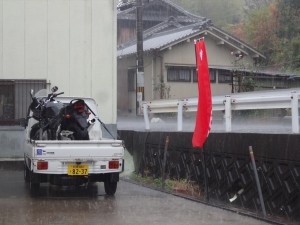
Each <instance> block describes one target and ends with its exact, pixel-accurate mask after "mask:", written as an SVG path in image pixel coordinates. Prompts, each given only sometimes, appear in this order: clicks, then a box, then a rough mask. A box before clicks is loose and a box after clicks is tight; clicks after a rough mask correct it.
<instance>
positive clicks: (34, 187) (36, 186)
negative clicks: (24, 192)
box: [29, 172, 40, 196]
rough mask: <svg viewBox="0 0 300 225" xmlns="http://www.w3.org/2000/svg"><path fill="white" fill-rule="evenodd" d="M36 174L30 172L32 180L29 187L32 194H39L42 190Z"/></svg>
mask: <svg viewBox="0 0 300 225" xmlns="http://www.w3.org/2000/svg"><path fill="white" fill-rule="evenodd" d="M34 176H35V175H34V174H33V173H32V172H31V173H30V182H29V189H30V194H31V196H37V195H38V194H39V191H40V182H39V181H38V180H36V179H34Z"/></svg>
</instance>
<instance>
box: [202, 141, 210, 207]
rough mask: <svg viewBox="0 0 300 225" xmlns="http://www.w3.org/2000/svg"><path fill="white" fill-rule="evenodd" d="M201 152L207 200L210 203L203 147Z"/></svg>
mask: <svg viewBox="0 0 300 225" xmlns="http://www.w3.org/2000/svg"><path fill="white" fill-rule="evenodd" d="M201 152H202V154H201V155H202V159H201V161H202V168H203V178H204V192H205V200H206V201H207V202H208V201H209V195H208V183H207V174H206V160H205V155H204V149H203V147H202V148H201Z"/></svg>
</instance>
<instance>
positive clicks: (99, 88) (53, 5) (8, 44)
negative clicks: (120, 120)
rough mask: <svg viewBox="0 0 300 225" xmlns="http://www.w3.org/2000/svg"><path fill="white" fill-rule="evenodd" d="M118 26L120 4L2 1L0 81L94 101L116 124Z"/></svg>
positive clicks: (101, 0)
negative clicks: (32, 82)
mask: <svg viewBox="0 0 300 225" xmlns="http://www.w3.org/2000/svg"><path fill="white" fill-rule="evenodd" d="M116 23H117V17H116V1H115V0H0V79H46V80H47V81H49V82H50V83H51V86H54V85H57V86H58V87H59V90H60V91H64V92H65V95H71V96H86V97H93V98H95V99H96V101H97V102H98V104H99V109H100V112H101V114H100V116H101V119H102V120H103V122H104V123H107V124H116V116H117V114H116V112H117V108H116V107H117V106H116V104H117V93H116V92H117V79H116V33H117V32H116Z"/></svg>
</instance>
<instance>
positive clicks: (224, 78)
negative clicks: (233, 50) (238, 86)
mask: <svg viewBox="0 0 300 225" xmlns="http://www.w3.org/2000/svg"><path fill="white" fill-rule="evenodd" d="M231 79H232V76H231V72H230V70H219V76H218V81H219V83H231Z"/></svg>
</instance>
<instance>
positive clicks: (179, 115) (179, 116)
mask: <svg viewBox="0 0 300 225" xmlns="http://www.w3.org/2000/svg"><path fill="white" fill-rule="evenodd" d="M182 111H183V101H182V100H179V101H178V110H177V131H182V114H183V113H182Z"/></svg>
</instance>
